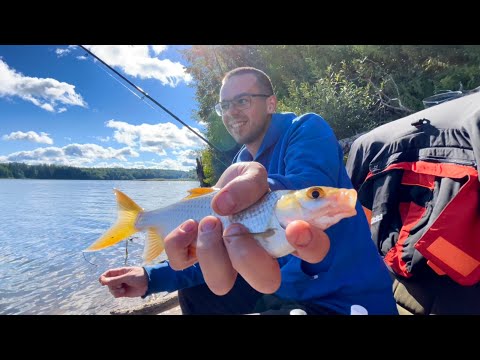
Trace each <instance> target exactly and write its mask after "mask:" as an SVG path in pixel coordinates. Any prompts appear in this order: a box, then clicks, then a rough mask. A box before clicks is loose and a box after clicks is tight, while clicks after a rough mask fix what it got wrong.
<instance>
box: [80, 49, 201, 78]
mask: <svg viewBox="0 0 480 360" xmlns="http://www.w3.org/2000/svg"><path fill="white" fill-rule="evenodd" d="M85 47H86V48H87V49H89V50H90V51H91V52H92V53H94V54H95V55H97V56H98V57H99V58H100V59H102V60H103V61H105V62H106V63H107V64H109V65H110V66H112V67H117V68H120V69H122V70H123V71H124V72H125V73H126V74H128V75H131V76H135V77H139V78H141V79H157V80H159V81H160V82H161V83H162V84H163V85H170V86H172V87H175V86H177V84H178V83H179V82H181V81H184V82H185V83H189V82H190V81H192V76H191V75H190V74H187V73H186V71H185V67H184V66H183V65H182V64H180V63H179V62H173V61H171V60H169V59H159V58H156V57H151V56H150V53H149V51H150V49H151V50H152V51H153V53H155V54H156V55H158V54H159V53H160V52H161V51H164V50H165V49H166V47H165V46H164V45H152V46H151V47H150V48H149V46H148V45H85Z"/></svg>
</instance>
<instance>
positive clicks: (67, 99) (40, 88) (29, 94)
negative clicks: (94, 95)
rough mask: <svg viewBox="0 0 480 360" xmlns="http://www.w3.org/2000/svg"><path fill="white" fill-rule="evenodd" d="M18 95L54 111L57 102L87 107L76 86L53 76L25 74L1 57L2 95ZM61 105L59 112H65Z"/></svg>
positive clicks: (0, 92)
mask: <svg viewBox="0 0 480 360" xmlns="http://www.w3.org/2000/svg"><path fill="white" fill-rule="evenodd" d="M8 96H18V97H20V98H21V99H23V100H26V101H30V102H31V103H32V104H34V105H36V106H39V107H41V108H42V109H44V110H47V111H50V112H54V111H56V106H57V104H62V105H71V106H81V107H86V106H87V104H86V102H85V101H84V100H83V98H82V96H81V95H80V94H77V93H76V92H75V86H74V85H71V84H68V83H65V82H60V81H58V80H55V79H52V78H36V77H29V76H24V75H23V74H21V73H19V72H17V71H15V70H14V69H12V68H10V67H9V66H8V65H7V63H5V62H4V61H2V60H1V59H0V97H8ZM65 109H66V108H65V107H61V108H60V109H59V110H58V112H64V111H65Z"/></svg>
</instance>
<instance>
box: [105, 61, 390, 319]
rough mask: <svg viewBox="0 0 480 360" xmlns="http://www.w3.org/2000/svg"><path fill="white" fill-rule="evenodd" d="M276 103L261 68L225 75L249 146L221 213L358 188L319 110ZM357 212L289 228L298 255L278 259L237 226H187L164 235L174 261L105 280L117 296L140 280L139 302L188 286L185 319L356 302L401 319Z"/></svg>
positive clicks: (334, 308)
mask: <svg viewBox="0 0 480 360" xmlns="http://www.w3.org/2000/svg"><path fill="white" fill-rule="evenodd" d="M276 106H277V99H276V96H275V95H274V93H273V87H272V84H271V81H270V79H269V77H268V76H267V75H266V74H265V73H264V72H262V71H260V70H258V69H255V68H249V67H247V68H238V69H235V70H232V71H231V72H229V73H227V74H226V75H225V77H224V79H223V82H222V88H221V90H220V102H219V103H218V104H217V106H216V108H215V109H216V111H217V113H218V114H219V115H221V116H222V119H223V123H224V124H225V127H226V128H227V130H228V132H229V133H230V134H231V135H232V137H233V138H234V139H235V140H236V141H237V142H238V143H240V144H243V147H242V148H241V149H240V151H239V153H238V154H237V155H236V156H235V158H234V163H238V164H234V165H232V166H231V167H229V168H228V169H227V170H226V172H225V173H224V174H223V175H222V177H221V178H220V180H219V183H218V184H217V185H216V186H217V187H221V188H222V189H221V191H220V192H219V193H218V194H217V195H216V196H215V198H214V199H213V201H212V205H213V208H214V210H215V211H216V212H217V213H218V214H220V215H229V214H233V213H236V212H238V211H240V210H242V209H244V208H246V207H247V206H249V205H251V204H253V203H254V202H256V201H257V200H258V199H259V198H260V197H261V196H263V195H264V194H265V192H266V191H268V189H271V190H278V189H301V188H305V187H309V186H313V185H322V186H331V187H346V188H351V187H352V185H351V183H350V180H349V178H348V175H347V173H346V171H345V168H344V166H343V153H342V151H341V149H340V147H339V145H338V142H337V140H336V138H335V135H334V134H333V131H332V130H331V128H330V127H329V126H328V124H327V123H326V122H325V121H324V120H323V119H322V118H321V117H320V116H318V115H316V114H313V113H309V114H304V115H301V116H296V115H295V114H293V113H284V114H280V113H275V111H276ZM245 162H247V163H245ZM356 208H357V215H356V216H354V217H351V218H347V219H344V220H342V221H340V222H339V223H338V224H336V225H334V226H332V227H330V228H329V229H327V230H326V231H325V232H323V231H321V230H318V229H314V228H313V227H311V226H310V225H309V224H307V223H305V222H295V223H292V224H290V225H289V226H288V227H287V229H286V231H287V239H288V241H289V242H290V243H291V244H292V245H293V246H294V247H295V249H296V250H297V251H296V253H295V254H292V255H287V256H285V257H282V258H279V259H273V258H272V257H271V256H269V255H268V254H267V253H266V251H265V250H264V249H263V248H261V247H260V246H258V245H257V244H256V242H255V240H254V239H253V238H252V237H251V236H249V235H247V234H246V230H245V229H244V228H242V227H241V226H239V225H238V224H233V225H231V226H229V227H228V228H227V229H222V228H221V223H220V221H219V220H218V219H217V218H215V217H207V218H205V219H203V220H202V221H200V223H199V224H196V223H195V222H194V221H193V220H189V221H186V222H185V223H183V224H182V225H181V226H180V227H179V228H177V229H176V230H174V231H173V232H172V233H171V234H169V236H167V238H166V239H165V250H166V252H167V255H168V257H169V263H163V264H160V265H157V266H153V267H146V268H145V274H143V271H144V270H143V269H141V268H140V269H139V268H136V269H135V270H131V269H128V268H124V269H123V270H121V272H124V273H127V272H128V274H130V272H132V271H134V272H135V274H137V277H135V276H132V275H131V274H130V275H128V274H120V275H118V274H119V271H118V270H117V271H116V272H115V273H112V272H106V273H105V274H103V275H102V276H101V277H100V282H101V283H102V284H104V285H108V286H109V288H110V290H111V291H112V290H113V292H112V293H113V294H114V295H115V296H122V295H123V296H125V295H126V293H123V294H122V292H123V291H127V292H128V290H129V289H128V288H126V286H129V284H130V279H133V278H136V279H142V281H140V282H141V283H142V284H141V286H140V288H139V290H138V291H137V292H135V294H136V295H137V296H138V295H139V294H140V292H141V291H146V292H145V293H144V294H143V295H144V296H146V295H148V294H150V293H153V292H157V291H173V290H177V289H182V290H180V291H179V299H180V302H181V305H182V311H183V312H184V313H188V314H192V313H197V314H198V313H203V314H206V313H250V312H256V311H258V312H264V313H288V310H289V309H292V308H300V309H302V310H304V311H305V312H306V313H307V314H349V313H350V308H351V306H352V305H356V304H358V305H362V306H364V307H365V308H366V309H367V311H368V312H369V313H371V314H396V307H395V302H394V300H393V295H392V291H391V279H390V277H389V275H388V272H387V269H386V267H385V265H384V264H383V262H382V259H381V258H380V256H379V254H378V253H377V251H376V249H375V247H374V245H373V242H372V240H371V238H370V233H369V229H368V224H367V222H366V219H365V216H364V214H363V211H362V208H361V206H360V204H359V203H357V207H356ZM222 230H223V231H224V232H223V234H222ZM222 235H223V236H222ZM193 250H195V251H193ZM197 262H198V265H196V263H197ZM174 269H175V270H181V271H174ZM239 275H240V276H239ZM147 279H148V286H147V285H146V280H147ZM203 282H206V285H205V284H204V285H200V286H198V287H197V286H195V285H199V284H202V283H203ZM207 285H208V288H207ZM250 285H251V286H250ZM147 287H148V290H147ZM252 287H253V289H252ZM122 289H123V290H122ZM140 289H141V290H140ZM212 291H213V292H212ZM262 294H274V295H271V296H262Z"/></svg>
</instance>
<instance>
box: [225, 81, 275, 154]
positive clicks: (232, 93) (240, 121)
mask: <svg viewBox="0 0 480 360" xmlns="http://www.w3.org/2000/svg"><path fill="white" fill-rule="evenodd" d="M246 94H255V95H258V94H262V95H270V94H265V92H264V91H261V90H260V89H259V87H258V85H257V80H256V78H255V76H254V75H252V74H244V75H237V76H233V77H231V78H230V79H228V80H227V82H225V84H223V86H222V88H221V90H220V101H221V102H224V101H231V100H237V99H240V102H239V103H238V106H237V104H235V103H233V104H232V103H230V104H229V107H228V110H224V111H223V115H222V120H223V123H224V125H225V127H226V128H227V131H228V132H229V133H230V135H232V137H233V138H234V139H235V141H236V142H237V143H239V144H246V145H248V144H252V143H257V142H261V141H262V139H263V136H264V135H265V133H266V131H267V129H268V126H269V125H270V121H269V119H270V116H269V115H270V114H272V113H273V112H274V111H275V105H276V103H275V99H272V98H275V97H274V96H273V97H266V96H248V95H246ZM242 95H246V96H242ZM245 101H247V102H249V106H248V108H246V109H239V108H242V107H243V106H241V103H243V102H245ZM227 106H228V104H227ZM258 145H259V144H258Z"/></svg>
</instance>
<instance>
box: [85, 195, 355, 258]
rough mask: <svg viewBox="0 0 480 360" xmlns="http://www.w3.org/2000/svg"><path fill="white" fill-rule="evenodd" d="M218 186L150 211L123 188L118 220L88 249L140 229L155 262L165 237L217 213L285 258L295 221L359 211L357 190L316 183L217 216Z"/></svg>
mask: <svg viewBox="0 0 480 360" xmlns="http://www.w3.org/2000/svg"><path fill="white" fill-rule="evenodd" d="M219 190H220V189H218V188H213V187H212V188H194V189H191V190H189V193H190V194H189V195H187V196H186V197H185V198H183V199H182V200H180V201H178V202H176V203H174V204H171V205H169V206H166V207H162V208H159V209H155V210H150V211H145V210H144V209H143V208H141V207H140V206H139V205H137V204H136V203H135V202H134V201H133V200H132V199H130V198H129V197H128V196H127V195H126V194H124V193H123V192H122V191H120V190H118V189H114V190H113V192H114V194H115V196H116V200H117V207H118V215H117V222H116V223H115V224H114V225H113V226H112V227H110V229H108V230H107V231H106V232H105V233H104V234H103V235H101V236H100V238H98V239H97V240H96V241H94V242H93V243H92V244H91V245H90V246H89V247H88V248H86V249H85V250H83V251H84V252H91V251H98V250H102V249H105V248H107V247H110V246H113V245H115V244H117V243H118V242H120V241H122V240H124V239H126V238H128V237H131V236H132V235H134V234H135V233H137V232H146V233H147V238H146V240H145V245H144V251H143V261H144V264H149V263H151V262H152V261H153V260H155V259H156V258H157V257H158V256H159V255H160V254H161V253H162V252H163V250H164V238H165V236H166V235H168V234H169V233H170V232H171V231H172V230H174V229H175V228H176V227H178V226H179V225H180V224H182V223H183V222H184V221H186V220H187V219H194V220H196V221H200V220H201V219H202V218H204V217H205V216H208V215H213V216H216V217H217V218H219V219H220V221H221V222H222V225H223V228H224V229H225V228H226V227H227V226H228V225H230V224H233V223H240V224H242V225H243V226H245V227H246V228H247V229H248V231H249V232H250V233H251V234H252V235H253V237H254V238H255V240H256V241H257V242H258V243H259V244H260V246H262V247H263V248H264V249H265V250H266V251H267V252H268V253H269V254H270V255H271V256H272V257H274V258H280V257H283V256H285V255H288V254H290V253H292V252H293V251H295V249H294V248H293V247H292V246H291V245H290V243H289V242H288V241H287V239H286V236H285V228H286V227H287V225H288V224H289V223H290V222H292V221H294V220H304V221H306V222H309V223H310V224H312V225H314V226H316V227H318V228H320V229H322V230H326V229H327V228H329V227H330V226H332V225H334V224H336V223H338V222H339V221H340V220H342V219H344V218H347V217H351V216H354V215H356V214H357V211H356V209H355V206H356V202H357V192H356V191H355V190H354V189H346V188H334V187H326V186H311V187H308V188H305V189H300V190H275V191H269V192H267V193H266V194H265V195H264V196H263V197H262V198H261V199H260V200H258V201H257V202H256V203H255V204H253V205H252V206H250V207H248V208H247V209H245V210H243V211H241V212H239V213H236V214H234V215H230V216H220V215H218V214H216V213H215V212H214V211H213V209H212V207H211V205H210V204H211V201H212V198H213V197H214V196H215V194H216V193H217V192H218V191H219Z"/></svg>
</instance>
